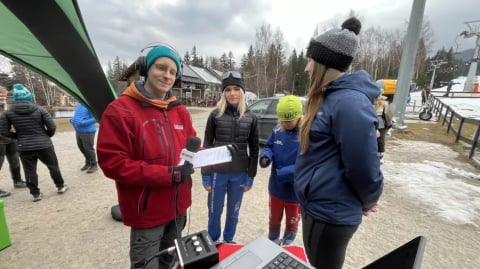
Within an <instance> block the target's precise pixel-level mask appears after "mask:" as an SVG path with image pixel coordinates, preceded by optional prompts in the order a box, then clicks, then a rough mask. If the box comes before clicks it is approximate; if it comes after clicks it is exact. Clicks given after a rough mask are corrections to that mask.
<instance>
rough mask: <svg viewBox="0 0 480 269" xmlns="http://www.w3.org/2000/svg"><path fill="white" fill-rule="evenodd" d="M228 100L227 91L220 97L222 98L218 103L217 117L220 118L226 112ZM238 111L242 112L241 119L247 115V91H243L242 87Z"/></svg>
mask: <svg viewBox="0 0 480 269" xmlns="http://www.w3.org/2000/svg"><path fill="white" fill-rule="evenodd" d="M227 106H228V102H227V99H226V98H225V91H224V92H223V93H222V96H221V97H220V100H219V101H218V103H217V109H218V114H217V118H220V117H221V116H222V115H223V113H225V109H227ZM237 109H238V113H239V114H240V117H239V118H240V119H241V118H242V117H243V115H245V112H246V111H247V102H246V100H245V92H244V91H243V89H242V88H240V100H239V101H238V107H237Z"/></svg>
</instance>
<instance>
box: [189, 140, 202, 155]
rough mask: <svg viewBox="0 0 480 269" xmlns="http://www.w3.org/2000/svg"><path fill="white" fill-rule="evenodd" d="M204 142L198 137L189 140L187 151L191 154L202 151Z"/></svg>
mask: <svg viewBox="0 0 480 269" xmlns="http://www.w3.org/2000/svg"><path fill="white" fill-rule="evenodd" d="M201 143H202V141H201V140H200V138H198V137H196V136H191V137H189V138H188V140H187V146H186V149H187V150H188V151H190V152H197V151H198V150H199V149H200V144H201Z"/></svg>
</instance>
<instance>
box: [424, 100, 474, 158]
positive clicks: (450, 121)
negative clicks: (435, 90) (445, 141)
mask: <svg viewBox="0 0 480 269" xmlns="http://www.w3.org/2000/svg"><path fill="white" fill-rule="evenodd" d="M429 98H433V100H432V105H433V107H432V113H434V114H435V116H436V117H437V119H439V120H440V119H441V118H442V117H443V120H442V126H445V125H446V126H447V134H448V133H450V131H451V132H452V133H453V134H455V135H456V138H455V142H458V141H463V142H465V143H467V144H468V145H470V146H471V148H470V153H469V155H468V158H469V159H472V158H473V157H474V156H475V153H476V152H477V151H480V144H479V138H480V120H479V119H472V118H465V117H464V116H462V115H460V114H459V113H457V112H455V110H454V109H452V108H451V107H450V106H448V105H446V104H444V103H443V102H442V100H441V98H438V97H437V96H434V95H433V94H432V95H430V96H429ZM456 98H465V97H456ZM471 98H476V97H471ZM478 99H479V100H478V101H479V102H480V98H478ZM457 122H458V126H457V124H455V123H457ZM465 124H471V125H472V126H474V128H475V129H476V130H475V133H474V135H473V137H472V136H470V135H466V134H465V132H464V131H465V129H464V128H465Z"/></svg>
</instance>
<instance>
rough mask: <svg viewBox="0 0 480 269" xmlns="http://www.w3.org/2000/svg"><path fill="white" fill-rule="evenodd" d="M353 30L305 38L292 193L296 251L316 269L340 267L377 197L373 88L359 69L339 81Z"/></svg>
mask: <svg viewBox="0 0 480 269" xmlns="http://www.w3.org/2000/svg"><path fill="white" fill-rule="evenodd" d="M360 28H361V23H360V21H359V20H358V19H356V18H354V17H352V18H349V19H347V20H346V21H345V22H343V24H342V27H341V28H340V29H338V28H334V29H331V30H329V31H326V32H325V33H323V34H321V35H319V36H316V37H314V38H312V39H311V40H310V44H309V46H308V48H307V53H306V56H307V59H308V60H307V66H306V67H305V72H306V73H307V74H308V76H309V78H310V87H309V90H308V95H307V98H308V101H307V105H306V109H305V115H304V117H303V119H302V124H301V127H300V154H299V155H298V157H297V161H296V166H295V181H294V187H295V193H296V195H297V198H298V201H299V203H300V206H301V210H302V230H303V244H304V247H305V250H306V253H307V256H308V259H309V261H310V263H311V264H312V265H313V266H314V267H315V268H330V269H335V268H342V266H343V263H344V260H345V254H346V249H347V246H348V243H349V241H350V239H351V238H352V236H353V234H354V233H355V231H356V230H357V229H358V226H359V225H360V223H361V221H362V214H363V215H365V216H367V215H369V214H370V213H372V212H376V211H377V202H378V200H379V198H380V195H381V193H382V190H383V175H382V172H381V171H380V160H379V158H378V156H377V152H378V148H377V139H376V130H377V126H378V119H377V115H376V113H375V109H374V108H373V101H374V100H375V98H376V97H377V96H378V95H379V93H380V92H379V88H378V86H377V85H376V84H375V82H374V81H373V80H372V79H371V77H370V75H369V74H368V73H367V72H365V71H363V70H361V71H357V72H354V73H352V74H346V71H347V70H348V68H349V67H350V64H351V63H352V61H353V58H354V56H355V54H356V52H357V49H358V43H359V38H358V36H357V35H358V33H359V32H360Z"/></svg>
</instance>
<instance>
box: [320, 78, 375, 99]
mask: <svg viewBox="0 0 480 269" xmlns="http://www.w3.org/2000/svg"><path fill="white" fill-rule="evenodd" d="M344 89H349V90H354V91H358V92H361V93H363V94H365V96H367V97H368V99H369V100H370V101H371V102H372V104H373V102H374V101H375V99H376V98H377V97H378V96H379V95H380V88H378V86H377V84H376V83H375V81H374V80H373V79H372V78H371V77H370V75H369V74H368V73H367V72H366V71H364V70H360V71H357V72H354V73H352V74H345V75H343V76H341V77H339V78H338V79H336V80H335V81H333V82H332V83H331V84H330V85H329V87H328V89H327V94H330V93H333V92H335V91H338V90H344Z"/></svg>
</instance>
